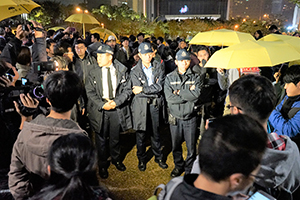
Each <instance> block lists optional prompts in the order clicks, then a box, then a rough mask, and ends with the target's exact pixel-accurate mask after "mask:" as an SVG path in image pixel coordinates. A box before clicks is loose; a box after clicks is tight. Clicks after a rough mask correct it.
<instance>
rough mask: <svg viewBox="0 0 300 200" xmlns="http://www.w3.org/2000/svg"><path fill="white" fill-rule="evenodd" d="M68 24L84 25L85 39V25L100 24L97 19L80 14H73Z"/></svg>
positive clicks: (67, 20)
mask: <svg viewBox="0 0 300 200" xmlns="http://www.w3.org/2000/svg"><path fill="white" fill-rule="evenodd" d="M65 21H66V22H75V23H80V24H82V29H83V37H84V38H85V25H84V24H100V23H99V22H98V21H97V19H95V17H93V16H92V15H89V14H85V13H80V14H73V15H71V16H69V17H68V18H67V19H66V20H65Z"/></svg>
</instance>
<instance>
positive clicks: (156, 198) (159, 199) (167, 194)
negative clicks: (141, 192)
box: [148, 176, 183, 200]
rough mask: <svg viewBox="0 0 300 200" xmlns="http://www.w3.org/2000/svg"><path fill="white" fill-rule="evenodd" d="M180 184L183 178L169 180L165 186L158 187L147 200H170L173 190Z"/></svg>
mask: <svg viewBox="0 0 300 200" xmlns="http://www.w3.org/2000/svg"><path fill="white" fill-rule="evenodd" d="M182 182H183V176H179V177H175V178H173V179H172V180H170V181H169V182H168V183H167V185H165V184H160V185H158V186H157V187H156V188H155V190H154V193H153V196H151V197H150V198H149V199H148V200H170V199H171V196H172V194H173V192H174V190H175V188H176V187H177V186H178V185H179V184H180V183H182ZM159 189H161V191H160V192H159V193H158V194H157V192H158V190H159Z"/></svg>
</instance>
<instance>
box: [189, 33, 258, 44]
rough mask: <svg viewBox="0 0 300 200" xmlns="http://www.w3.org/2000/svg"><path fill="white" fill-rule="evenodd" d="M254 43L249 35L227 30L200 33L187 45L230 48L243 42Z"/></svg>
mask: <svg viewBox="0 0 300 200" xmlns="http://www.w3.org/2000/svg"><path fill="white" fill-rule="evenodd" d="M248 40H252V41H255V39H254V38H253V36H252V35H250V34H249V33H242V32H238V31H232V30H227V29H219V30H213V31H206V32H200V33H198V34H197V35H196V36H195V37H193V38H192V39H191V41H190V42H189V44H201V45H207V46H231V45H234V44H238V43H241V42H244V41H248Z"/></svg>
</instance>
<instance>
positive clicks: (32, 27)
mask: <svg viewBox="0 0 300 200" xmlns="http://www.w3.org/2000/svg"><path fill="white" fill-rule="evenodd" d="M27 25H29V26H30V30H33V29H35V28H34V26H33V24H32V23H31V22H27V23H25V24H22V30H23V31H29V29H28V26H27Z"/></svg>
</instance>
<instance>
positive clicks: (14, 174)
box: [9, 71, 85, 200]
mask: <svg viewBox="0 0 300 200" xmlns="http://www.w3.org/2000/svg"><path fill="white" fill-rule="evenodd" d="M43 85H44V91H45V92H44V94H45V96H46V98H47V102H48V103H49V104H50V105H51V110H50V114H49V115H48V116H47V117H46V116H44V115H39V116H37V117H36V118H35V119H34V120H32V121H31V122H30V123H27V122H25V123H24V127H23V129H22V131H21V132H20V134H19V136H18V139H17V141H16V142H15V144H14V147H13V152H12V156H11V157H12V159H11V164H10V172H9V189H10V191H11V193H12V195H13V196H14V198H15V199H16V200H18V199H26V198H28V197H30V196H32V195H33V194H34V193H35V192H37V191H39V189H40V188H41V187H42V186H43V183H44V180H45V178H47V177H48V173H47V160H46V157H47V153H48V150H49V147H50V146H51V144H52V142H53V141H54V140H55V139H57V138H58V137H60V136H62V135H66V134H69V133H78V134H80V133H85V132H84V131H83V130H82V129H81V128H80V127H79V125H78V124H77V123H76V122H74V121H72V120H70V116H71V110H72V108H73V106H74V104H75V103H76V102H77V100H78V98H79V96H80V94H81V92H82V90H83V85H82V82H81V81H80V79H79V77H78V76H77V75H76V74H75V73H73V72H70V71H57V72H54V73H52V74H50V75H49V76H48V77H47V79H46V80H45V81H44V83H43Z"/></svg>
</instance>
